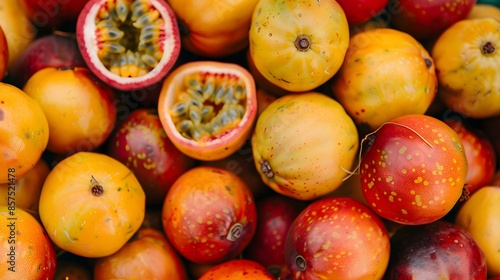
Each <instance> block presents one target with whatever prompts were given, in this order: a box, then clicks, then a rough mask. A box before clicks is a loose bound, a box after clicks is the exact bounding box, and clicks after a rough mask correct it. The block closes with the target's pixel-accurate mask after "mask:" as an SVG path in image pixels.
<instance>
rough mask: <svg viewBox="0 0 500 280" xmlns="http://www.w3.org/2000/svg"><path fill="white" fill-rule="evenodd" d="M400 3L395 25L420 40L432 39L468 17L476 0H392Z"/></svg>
mask: <svg viewBox="0 0 500 280" xmlns="http://www.w3.org/2000/svg"><path fill="white" fill-rule="evenodd" d="M390 1H391V2H396V3H398V6H399V13H394V14H393V15H392V21H391V23H392V24H393V26H394V27H395V28H396V29H398V30H401V31H403V32H406V33H408V34H410V35H411V36H413V37H414V38H416V39H418V40H432V39H435V38H436V37H438V36H439V35H440V34H441V33H442V32H443V31H445V30H446V29H447V28H448V27H450V26H451V25H452V24H454V23H456V22H458V21H460V20H462V19H464V18H466V17H467V15H468V14H469V12H470V11H471V9H472V7H473V6H474V5H475V4H476V0H468V1H461V0H451V1H450V0H433V1H428V0H397V1H396V0H390Z"/></svg>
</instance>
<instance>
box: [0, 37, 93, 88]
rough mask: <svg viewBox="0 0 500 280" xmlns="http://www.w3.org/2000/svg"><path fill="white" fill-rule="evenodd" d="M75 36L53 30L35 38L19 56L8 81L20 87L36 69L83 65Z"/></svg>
mask: <svg viewBox="0 0 500 280" xmlns="http://www.w3.org/2000/svg"><path fill="white" fill-rule="evenodd" d="M85 66H86V64H85V62H84V61H83V58H82V55H81V54H80V50H79V49H78V45H77V43H76V40H75V38H73V37H72V36H71V35H70V34H62V33H57V32H54V33H52V34H48V35H44V36H42V37H38V38H36V39H35V40H34V41H33V42H32V43H31V44H30V45H29V46H28V47H27V48H26V49H25V50H24V52H23V53H22V54H21V55H20V56H19V58H18V59H17V60H16V62H15V63H14V65H13V66H12V69H11V71H10V73H9V82H11V83H12V84H13V85H15V86H17V87H19V88H22V87H23V86H24V84H25V83H26V81H27V80H28V79H29V78H30V77H31V76H32V75H33V74H34V73H36V72H37V71H38V70H40V69H42V68H45V67H54V68H64V67H85Z"/></svg>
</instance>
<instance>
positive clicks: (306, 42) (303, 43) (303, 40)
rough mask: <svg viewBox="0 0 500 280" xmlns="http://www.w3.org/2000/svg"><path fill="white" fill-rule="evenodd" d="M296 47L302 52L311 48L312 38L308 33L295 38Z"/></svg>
mask: <svg viewBox="0 0 500 280" xmlns="http://www.w3.org/2000/svg"><path fill="white" fill-rule="evenodd" d="M295 47H296V48H297V50H299V51H301V52H305V51H307V50H309V48H311V39H309V36H307V35H300V36H298V37H297V38H296V39H295Z"/></svg>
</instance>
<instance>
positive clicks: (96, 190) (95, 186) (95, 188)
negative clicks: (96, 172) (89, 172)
mask: <svg viewBox="0 0 500 280" xmlns="http://www.w3.org/2000/svg"><path fill="white" fill-rule="evenodd" d="M90 183H91V184H92V185H91V188H90V191H91V192H92V195H94V196H101V195H102V194H103V193H104V187H103V186H102V185H101V184H99V182H97V180H96V179H95V178H94V176H92V177H91V178H90Z"/></svg>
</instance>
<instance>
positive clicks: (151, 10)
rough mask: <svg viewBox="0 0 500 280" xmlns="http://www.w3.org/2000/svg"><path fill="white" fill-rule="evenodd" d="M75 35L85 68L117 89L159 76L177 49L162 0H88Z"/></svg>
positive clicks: (146, 83) (152, 81)
mask: <svg viewBox="0 0 500 280" xmlns="http://www.w3.org/2000/svg"><path fill="white" fill-rule="evenodd" d="M76 38H77V42H78V45H79V47H80V50H81V53H82V56H83V59H84V60H85V62H86V63H87V66H88V67H89V69H90V70H91V71H92V72H93V73H94V74H95V75H96V76H97V77H98V78H99V79H101V80H102V81H104V82H105V83H106V84H108V85H110V86H111V87H113V88H116V89H119V90H135V89H140V88H144V87H147V86H150V85H152V84H155V83H157V82H159V81H161V80H162V79H163V78H164V77H165V75H166V74H167V73H168V72H169V71H170V69H171V68H172V67H173V65H174V63H175V62H176V60H177V58H178V57H179V53H180V35H179V28H178V26H177V21H176V18H175V15H174V12H173V11H172V8H171V7H170V5H168V4H167V2H166V1H163V0H131V1H108V0H90V1H88V2H87V4H86V5H85V7H84V8H83V10H82V11H81V12H80V14H79V16H78V21H77V23H76Z"/></svg>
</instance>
